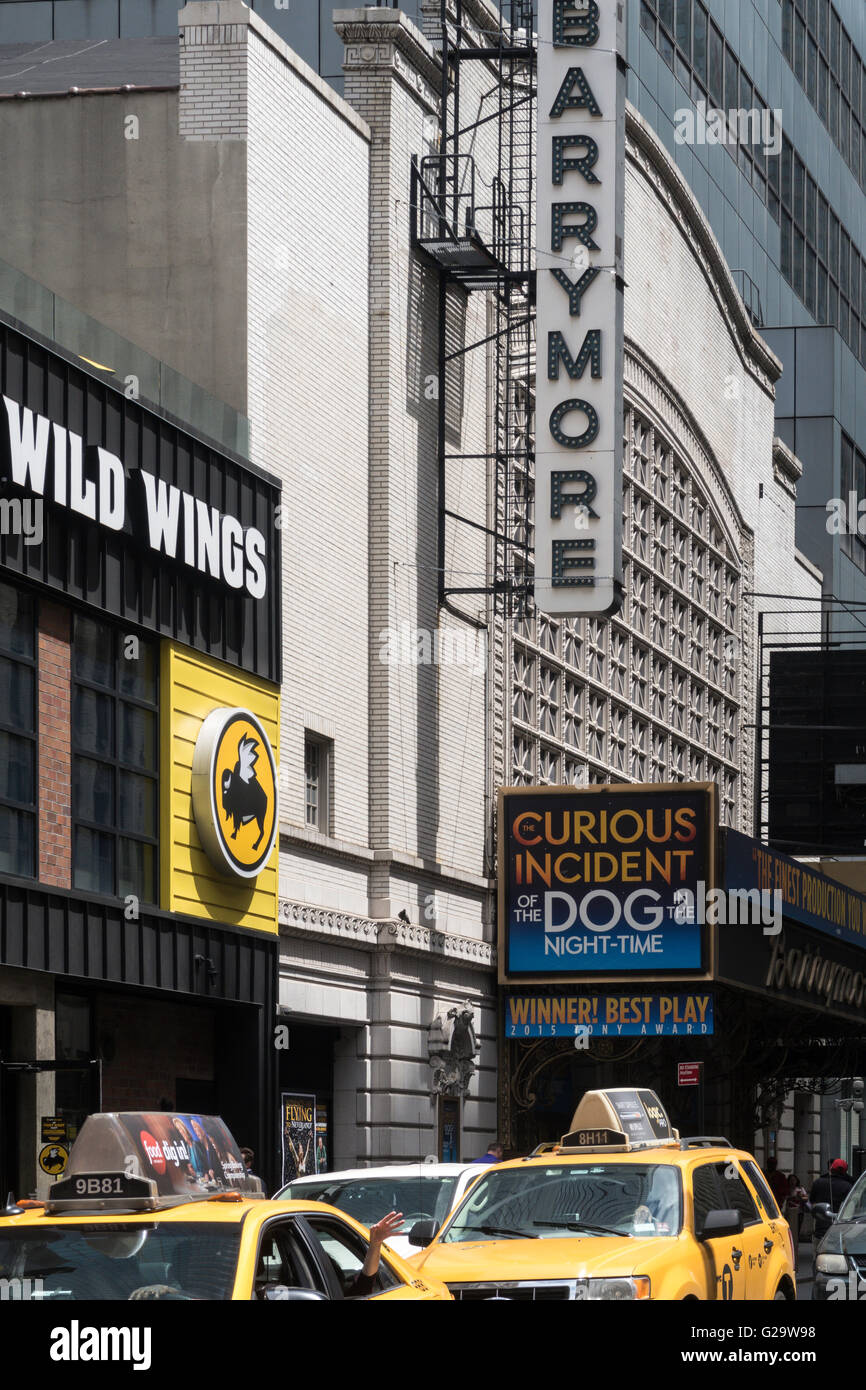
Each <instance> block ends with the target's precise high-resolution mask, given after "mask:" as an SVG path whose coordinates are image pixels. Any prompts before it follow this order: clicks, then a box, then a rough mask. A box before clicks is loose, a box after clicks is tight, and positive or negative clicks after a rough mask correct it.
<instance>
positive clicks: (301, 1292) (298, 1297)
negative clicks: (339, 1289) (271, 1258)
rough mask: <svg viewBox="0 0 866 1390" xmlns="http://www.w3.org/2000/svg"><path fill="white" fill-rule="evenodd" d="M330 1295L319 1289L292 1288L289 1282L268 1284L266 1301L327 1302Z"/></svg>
mask: <svg viewBox="0 0 866 1390" xmlns="http://www.w3.org/2000/svg"><path fill="white" fill-rule="evenodd" d="M327 1301H328V1295H327V1294H324V1293H319V1291H318V1290H317V1289H290V1288H289V1286H288V1284H268V1286H267V1288H266V1289H265V1291H264V1302H265V1303H327Z"/></svg>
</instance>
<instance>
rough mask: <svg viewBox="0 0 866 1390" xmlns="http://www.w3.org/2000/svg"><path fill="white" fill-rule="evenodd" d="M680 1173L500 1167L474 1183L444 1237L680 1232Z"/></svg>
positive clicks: (638, 1168)
mask: <svg viewBox="0 0 866 1390" xmlns="http://www.w3.org/2000/svg"><path fill="white" fill-rule="evenodd" d="M681 1213H682V1199H681V1186H680V1175H679V1172H678V1171H677V1169H676V1168H672V1167H671V1166H670V1165H667V1164H658V1163H646V1164H643V1163H640V1164H638V1163H628V1164H626V1163H586V1162H583V1163H574V1164H572V1163H568V1164H566V1163H561V1164H556V1165H555V1166H554V1165H551V1166H550V1167H549V1168H548V1167H526V1168H499V1169H495V1170H493V1171H492V1172H490V1173H488V1174H487V1175H486V1176H485V1177H483V1178H482V1179H481V1180H480V1182H478V1183H476V1185H475V1187H473V1189H472V1191H471V1193H470V1195H469V1197H468V1198H467V1199H466V1200H465V1201H464V1202H463V1205H462V1206H461V1207H460V1209H459V1210H458V1212H457V1215H456V1216H455V1217H454V1220H453V1221H452V1222H451V1224H450V1226H449V1227H448V1228H447V1230H446V1231H445V1233H444V1235H443V1236H442V1240H443V1241H463V1240H502V1239H507V1238H509V1237H521V1238H522V1237H532V1238H537V1239H545V1238H550V1237H560V1238H561V1237H562V1236H570V1235H574V1236H580V1235H590V1236H595V1235H597V1236H627V1237H628V1236H632V1237H633V1236H675V1235H678V1234H679V1230H680V1223H681Z"/></svg>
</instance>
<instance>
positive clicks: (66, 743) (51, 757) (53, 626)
mask: <svg viewBox="0 0 866 1390" xmlns="http://www.w3.org/2000/svg"><path fill="white" fill-rule="evenodd" d="M38 648H39V700H38V706H39V713H38V738H39V880H40V882H41V883H48V884H51V885H52V886H53V887H55V888H71V887H72V758H71V754H70V744H71V713H72V711H71V701H72V689H71V667H72V654H71V650H70V615H69V611H68V609H65V608H59V607H58V606H57V605H56V604H54V603H45V602H42V603H41V604H40V606H39V643H38Z"/></svg>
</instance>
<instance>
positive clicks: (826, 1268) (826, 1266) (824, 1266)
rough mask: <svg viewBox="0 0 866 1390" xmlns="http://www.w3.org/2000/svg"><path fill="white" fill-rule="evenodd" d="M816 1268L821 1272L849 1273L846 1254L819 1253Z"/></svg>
mask: <svg viewBox="0 0 866 1390" xmlns="http://www.w3.org/2000/svg"><path fill="white" fill-rule="evenodd" d="M815 1269H816V1270H817V1271H818V1273H819V1274H847V1273H848V1261H847V1260H846V1258H845V1256H844V1255H819V1256H818V1258H817V1260H816V1261H815Z"/></svg>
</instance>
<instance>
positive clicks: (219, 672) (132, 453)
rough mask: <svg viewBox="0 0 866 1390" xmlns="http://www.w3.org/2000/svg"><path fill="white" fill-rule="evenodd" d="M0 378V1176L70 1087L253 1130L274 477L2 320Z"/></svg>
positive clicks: (275, 674) (39, 1188)
mask: <svg viewBox="0 0 866 1390" xmlns="http://www.w3.org/2000/svg"><path fill="white" fill-rule="evenodd" d="M103 376H104V373H103ZM0 394H2V397H3V400H2V403H0V1185H2V1187H3V1191H4V1192H6V1191H9V1190H10V1189H13V1190H14V1191H15V1192H16V1193H17V1194H19V1195H22V1194H26V1193H30V1192H34V1193H39V1194H42V1193H43V1191H44V1189H45V1186H46V1184H47V1183H48V1182H49V1181H50V1180H51V1177H52V1176H54V1175H56V1173H57V1172H58V1171H61V1169H62V1164H63V1162H64V1158H65V1155H66V1153H67V1152H68V1147H69V1144H70V1142H71V1141H72V1140H73V1139H74V1138H75V1135H76V1133H77V1130H78V1128H79V1127H80V1125H81V1123H82V1121H83V1119H84V1117H85V1116H86V1114H87V1113H89V1112H90V1111H92V1110H95V1109H104V1110H159V1109H173V1110H181V1111H193V1112H200V1113H214V1114H221V1115H222V1116H223V1117H224V1119H225V1120H226V1122H227V1123H228V1124H229V1126H230V1128H231V1129H232V1131H233V1132H234V1133H235V1134H236V1135H237V1136H238V1138H239V1141H240V1142H244V1143H247V1144H249V1145H250V1146H251V1147H253V1148H256V1149H258V1150H259V1151H261V1152H265V1151H266V1149H267V1147H268V1146H267V1145H266V1136H265V1134H264V1131H263V1128H262V1127H263V1125H264V1123H265V1120H266V1118H267V1119H268V1120H270V1119H271V1117H272V1106H271V1105H270V1103H269V1102H270V1098H271V1090H272V1088H273V1085H274V1077H273V1056H274V1049H273V1018H274V1010H275V1003H274V990H275V979H276V950H277V854H278V850H277V846H276V837H277V827H278V809H277V794H276V793H277V785H278V774H277V760H278V757H279V752H278V750H279V681H280V675H281V671H280V622H279V618H280V559H279V545H278V544H276V543H275V539H274V537H275V532H274V517H275V515H276V509H277V508H278V505H279V498H280V491H279V484H278V482H277V481H276V480H275V479H273V478H272V477H270V476H268V475H267V474H265V473H263V472H262V471H260V470H258V469H256V468H255V467H253V466H252V465H251V464H249V463H248V462H246V461H242V460H241V459H240V458H239V457H238V456H235V455H232V454H230V453H228V452H227V451H226V450H224V449H222V448H221V447H218V446H216V445H215V444H213V443H212V442H208V440H207V439H205V438H204V437H198V436H196V435H195V434H193V433H191V432H190V430H189V429H188V428H186V427H183V426H181V424H180V423H179V422H178V421H176V420H175V419H173V418H172V417H170V416H168V415H166V414H165V413H163V412H160V411H159V410H157V409H156V408H155V407H152V406H150V405H149V404H147V403H145V402H144V401H142V400H137V399H134V398H133V397H131V396H130V395H128V394H125V393H124V390H123V389H119V388H118V386H117V385H115V384H109V383H108V382H107V381H106V380H104V379H100V369H99V368H98V367H97V366H96V364H88V363H86V362H85V361H83V360H82V359H78V358H75V357H73V356H72V355H71V354H69V353H67V352H65V351H63V350H61V349H59V348H58V347H57V346H56V345H55V344H53V343H52V342H50V341H48V340H46V339H44V338H41V337H40V336H39V335H37V334H36V333H35V332H34V331H32V330H30V329H29V328H28V329H25V328H23V326H22V325H20V324H17V323H16V322H15V321H13V320H10V319H7V318H5V317H3V318H2V320H0Z"/></svg>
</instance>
